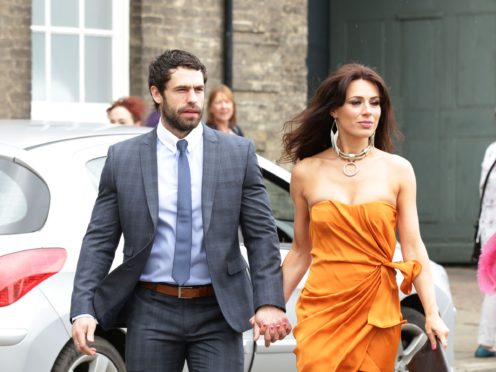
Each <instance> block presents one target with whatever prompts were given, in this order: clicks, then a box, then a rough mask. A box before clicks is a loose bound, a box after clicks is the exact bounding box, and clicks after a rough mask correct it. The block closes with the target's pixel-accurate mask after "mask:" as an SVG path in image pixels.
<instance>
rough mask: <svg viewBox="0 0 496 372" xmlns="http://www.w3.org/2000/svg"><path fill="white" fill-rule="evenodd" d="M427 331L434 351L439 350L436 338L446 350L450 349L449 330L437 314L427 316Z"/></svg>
mask: <svg viewBox="0 0 496 372" xmlns="http://www.w3.org/2000/svg"><path fill="white" fill-rule="evenodd" d="M425 331H426V332H427V336H428V337H429V341H430V342H431V347H432V350H436V348H437V342H436V338H437V339H439V341H440V342H441V345H442V346H443V348H444V349H446V348H447V347H448V334H449V329H448V327H447V326H446V324H444V321H443V320H442V319H441V317H440V316H439V314H438V313H437V312H436V313H433V314H431V315H426V317H425Z"/></svg>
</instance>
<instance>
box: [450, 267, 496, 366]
mask: <svg viewBox="0 0 496 372" xmlns="http://www.w3.org/2000/svg"><path fill="white" fill-rule="evenodd" d="M445 268H446V271H447V272H448V277H449V280H450V286H451V293H452V295H453V301H454V303H455V307H456V310H457V312H456V324H455V363H454V366H453V372H479V371H480V372H483V371H484V372H486V371H493V372H496V357H491V358H485V359H482V358H475V357H474V351H475V349H476V347H477V334H478V331H479V316H480V308H481V304H482V298H483V295H482V294H481V292H480V291H479V287H478V285H477V277H476V269H475V268H474V267H465V266H445Z"/></svg>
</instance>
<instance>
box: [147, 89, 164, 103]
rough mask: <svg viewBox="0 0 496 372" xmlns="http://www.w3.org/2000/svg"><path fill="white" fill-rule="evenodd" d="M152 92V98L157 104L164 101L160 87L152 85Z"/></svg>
mask: <svg viewBox="0 0 496 372" xmlns="http://www.w3.org/2000/svg"><path fill="white" fill-rule="evenodd" d="M150 93H151V95H152V98H153V100H154V101H155V103H156V104H158V105H160V104H161V103H162V101H163V100H164V97H162V93H160V91H159V90H158V88H157V87H156V86H155V85H152V86H151V87H150Z"/></svg>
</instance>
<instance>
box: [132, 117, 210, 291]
mask: <svg viewBox="0 0 496 372" xmlns="http://www.w3.org/2000/svg"><path fill="white" fill-rule="evenodd" d="M157 137H158V138H157V175H158V200H159V210H158V225H157V231H156V234H155V239H154V241H153V247H152V251H151V253H150V257H149V258H148V261H147V263H146V266H145V269H144V271H143V273H142V274H141V277H140V280H142V281H147V282H161V283H169V284H176V283H175V281H174V279H173V278H172V263H173V260H174V247H175V241H176V239H175V237H176V211H177V161H178V157H179V151H178V150H177V147H176V143H177V141H179V138H177V137H176V136H175V135H174V134H172V133H171V132H170V131H169V130H167V129H166V128H165V127H164V126H163V125H162V124H161V123H160V124H159V125H158V126H157ZM184 139H185V140H186V141H188V149H187V156H188V162H189V167H190V172H191V199H192V212H193V240H192V247H191V275H190V278H189V279H188V280H187V281H186V283H185V284H184V285H185V286H188V285H203V284H209V283H210V282H211V279H210V275H209V273H208V267H207V257H206V252H205V248H204V247H203V219H202V208H201V191H202V174H203V126H202V124H201V123H200V124H199V125H198V126H197V127H196V128H195V129H193V130H192V131H191V132H190V133H189V134H188V135H187V136H186V137H185V138H184Z"/></svg>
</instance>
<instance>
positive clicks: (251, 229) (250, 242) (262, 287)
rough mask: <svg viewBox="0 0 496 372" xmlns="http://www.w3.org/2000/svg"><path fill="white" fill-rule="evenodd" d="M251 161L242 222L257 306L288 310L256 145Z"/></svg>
mask: <svg viewBox="0 0 496 372" xmlns="http://www.w3.org/2000/svg"><path fill="white" fill-rule="evenodd" d="M247 159H248V160H247V165H246V172H245V178H244V181H243V195H242V201H241V216H240V223H241V228H242V231H243V237H244V242H245V246H246V248H247V252H248V260H249V261H250V273H251V280H252V284H253V301H254V307H255V309H257V308H259V307H260V306H263V305H274V306H277V307H279V308H281V309H285V304H284V295H283V291H282V274H281V255H280V253H279V239H278V237H277V229H276V224H275V221H274V218H273V216H272V210H271V207H270V202H269V197H268V194H267V190H266V188H265V185H264V182H263V177H262V172H261V170H260V167H259V165H258V161H257V157H256V154H255V146H254V145H253V143H252V142H250V146H249V148H248V157H247Z"/></svg>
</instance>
